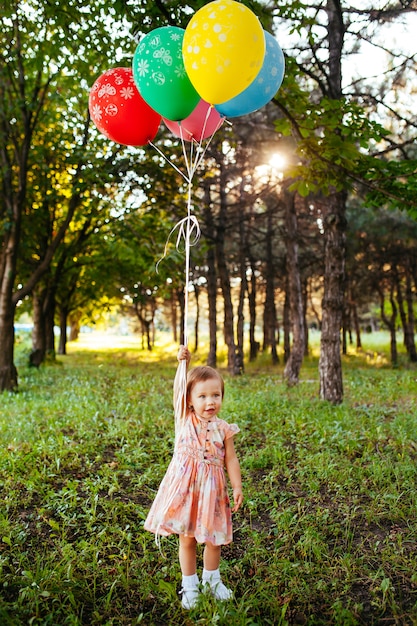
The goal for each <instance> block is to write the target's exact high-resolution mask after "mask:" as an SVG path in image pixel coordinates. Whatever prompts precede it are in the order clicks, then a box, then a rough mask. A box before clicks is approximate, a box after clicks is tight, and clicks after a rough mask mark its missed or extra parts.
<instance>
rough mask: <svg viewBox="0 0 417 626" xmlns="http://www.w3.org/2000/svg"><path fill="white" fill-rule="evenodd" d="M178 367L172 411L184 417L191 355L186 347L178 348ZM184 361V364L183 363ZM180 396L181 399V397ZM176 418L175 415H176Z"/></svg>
mask: <svg viewBox="0 0 417 626" xmlns="http://www.w3.org/2000/svg"><path fill="white" fill-rule="evenodd" d="M177 359H178V367H177V371H176V374H175V379H174V398H173V403H174V410H175V411H176V412H177V410H179V414H180V415H181V416H182V415H184V410H185V402H186V398H185V392H186V388H187V370H188V365H189V363H190V361H191V353H190V351H189V349H188V348H187V346H180V347H179V350H178V354H177ZM184 361H185V362H184ZM181 396H182V397H181ZM180 398H181V407H178V406H177V404H178V403H179V399H180ZM176 417H177V415H176Z"/></svg>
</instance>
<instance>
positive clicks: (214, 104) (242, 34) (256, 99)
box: [89, 0, 285, 146]
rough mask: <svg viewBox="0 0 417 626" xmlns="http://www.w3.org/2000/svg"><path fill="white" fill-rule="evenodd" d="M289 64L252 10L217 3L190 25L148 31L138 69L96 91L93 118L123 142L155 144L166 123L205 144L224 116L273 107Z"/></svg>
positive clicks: (102, 82) (100, 83)
mask: <svg viewBox="0 0 417 626" xmlns="http://www.w3.org/2000/svg"><path fill="white" fill-rule="evenodd" d="M284 68H285V63H284V55H283V53H282V50H281V48H280V46H279V44H278V42H277V41H276V39H275V38H274V37H273V36H272V35H270V34H269V33H268V32H266V31H264V30H263V28H262V26H261V24H260V22H259V20H258V18H257V17H256V15H255V14H254V13H253V12H252V11H251V10H250V9H248V7H246V6H245V5H244V4H241V3H240V2H237V1H235V0H214V1H213V2H209V3H208V4H206V5H205V6H204V7H202V8H201V9H199V10H198V11H197V12H196V13H195V14H194V15H193V17H192V18H191V20H190V22H189V23H188V25H187V28H186V29H185V30H184V29H182V28H179V27H176V26H164V27H160V28H156V29H154V30H152V31H151V32H149V33H148V34H147V35H145V37H143V39H142V40H141V42H140V43H139V45H138V46H137V48H136V51H135V53H134V56H133V63H132V68H114V69H110V70H108V71H106V72H104V74H103V75H102V76H100V77H99V78H98V79H97V80H96V81H95V83H94V85H93V87H92V89H91V92H90V97H89V110H90V115H91V118H92V120H93V122H94V123H95V125H96V126H97V128H98V130H99V131H100V132H101V133H103V134H104V135H105V136H106V137H108V138H109V139H111V140H113V141H115V142H117V143H121V144H126V145H132V146H144V145H146V144H148V143H151V142H152V141H153V139H154V138H155V136H156V134H157V132H158V129H159V126H160V123H161V120H163V121H164V123H165V125H166V126H167V127H168V128H169V130H170V131H171V132H172V133H173V134H174V135H175V136H177V137H180V138H181V140H182V141H184V140H185V141H190V142H193V141H195V142H197V143H200V142H201V141H202V140H204V139H206V138H208V137H211V136H212V135H213V134H214V133H215V132H216V131H217V129H218V128H219V127H220V126H221V124H222V123H223V121H224V119H225V118H233V117H238V116H241V115H246V114H248V113H252V112H253V111H256V110H257V109H259V108H261V107H262V106H264V105H265V104H267V102H269V100H271V99H272V98H273V97H274V96H275V94H276V92H277V91H278V89H279V87H280V85H281V82H282V79H283V76H284Z"/></svg>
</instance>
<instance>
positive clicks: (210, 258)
mask: <svg viewBox="0 0 417 626" xmlns="http://www.w3.org/2000/svg"><path fill="white" fill-rule="evenodd" d="M207 268H208V271H207V299H208V317H209V353H208V357H207V365H210V366H211V367H216V365H217V277H216V260H215V253H214V248H213V246H210V247H209V248H208V250H207Z"/></svg>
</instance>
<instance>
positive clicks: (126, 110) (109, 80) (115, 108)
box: [88, 67, 162, 146]
mask: <svg viewBox="0 0 417 626" xmlns="http://www.w3.org/2000/svg"><path fill="white" fill-rule="evenodd" d="M88 108H89V110H90V115H91V119H92V120H93V122H94V124H95V125H96V126H97V128H98V130H99V131H100V132H101V133H103V135H105V136H106V137H108V138H109V139H111V140H112V141H115V142H116V143H121V144H124V145H127V146H145V145H146V144H147V143H148V142H149V141H152V140H153V139H154V138H155V136H156V133H157V132H158V128H159V125H160V123H161V119H162V118H161V116H160V115H159V113H157V112H156V111H154V110H153V109H152V108H151V107H150V106H149V104H147V103H146V102H145V100H144V99H143V98H142V96H141V95H140V93H139V91H138V89H137V87H136V85H135V82H134V80H133V72H132V69H131V68H128V67H115V68H113V69H111V70H107V72H104V74H102V75H101V76H100V78H97V80H96V82H95V83H94V85H93V86H92V88H91V91H90V96H89V99H88Z"/></svg>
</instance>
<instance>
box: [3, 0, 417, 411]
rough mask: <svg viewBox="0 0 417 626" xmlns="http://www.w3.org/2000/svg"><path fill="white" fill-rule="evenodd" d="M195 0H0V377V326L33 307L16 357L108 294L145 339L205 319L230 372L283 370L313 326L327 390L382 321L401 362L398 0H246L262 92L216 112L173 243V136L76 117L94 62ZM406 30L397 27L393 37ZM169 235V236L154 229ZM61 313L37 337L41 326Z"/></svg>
mask: <svg viewBox="0 0 417 626" xmlns="http://www.w3.org/2000/svg"><path fill="white" fill-rule="evenodd" d="M205 4H207V3H205V2H201V1H199V2H194V3H192V4H191V3H186V2H181V1H177V0H173V1H166V2H148V1H140V2H138V1H136V2H131V1H130V0H118V1H117V2H107V1H106V0H98V1H97V2H95V3H88V4H87V5H82V6H81V5H80V4H79V3H78V2H76V1H75V0H68V2H65V3H62V2H59V1H58V2H54V1H50V0H30V1H27V2H21V1H19V0H15V1H14V2H11V3H5V2H2V6H1V12H2V21H1V27H0V28H1V30H0V33H1V50H2V62H1V65H0V73H1V76H0V79H1V80H0V91H1V93H0V95H1V98H0V122H1V124H0V133H1V141H0V153H1V179H0V185H1V203H0V230H1V256H0V346H1V349H0V389H1V390H2V391H6V390H13V389H17V388H18V371H17V368H16V365H15V358H14V349H15V332H14V325H15V323H16V322H17V321H18V320H19V317H20V316H21V315H22V314H23V313H27V314H29V315H30V316H31V319H32V320H33V326H34V328H33V335H32V349H31V354H30V361H31V363H32V364H33V365H34V366H36V367H39V366H40V365H41V364H42V363H43V362H44V361H45V359H51V358H52V359H53V358H54V355H55V354H65V352H66V346H67V341H68V337H67V329H68V328H70V329H71V335H72V337H76V336H77V333H78V332H79V328H80V327H81V325H82V324H88V323H92V322H93V321H94V320H95V319H96V318H97V317H98V316H99V315H100V312H103V311H106V310H115V308H118V310H119V311H120V314H121V315H125V316H130V317H131V318H133V319H136V324H137V328H138V332H140V333H141V334H142V338H143V341H144V342H145V344H146V347H147V348H148V349H149V350H151V349H152V347H153V345H152V344H153V328H154V327H155V325H156V324H159V325H163V326H164V327H166V328H169V329H171V332H172V337H173V340H174V341H176V342H177V341H182V340H183V333H184V316H185V314H186V302H187V301H188V296H189V298H190V306H192V309H193V316H192V324H193V328H192V332H191V333H190V334H191V338H190V343H191V344H192V345H193V346H194V348H197V347H198V344H199V340H200V334H201V333H202V332H203V331H202V330H201V329H202V328H204V329H207V331H206V330H204V332H207V334H208V336H209V351H208V359H207V361H208V363H209V364H211V365H216V361H217V354H218V344H219V342H220V339H221V341H223V342H224V344H225V345H226V347H227V367H228V370H229V372H230V373H231V374H232V375H239V374H241V373H242V372H243V371H244V368H245V366H246V364H247V362H249V361H253V360H255V359H256V358H257V356H258V354H259V352H264V353H265V352H266V353H268V354H270V358H271V363H275V362H277V360H278V351H277V346H278V345H281V346H283V352H284V361H285V370H284V376H285V379H286V381H287V384H288V385H289V386H292V385H296V384H297V382H298V380H299V373H300V368H301V366H302V362H303V358H304V356H305V355H307V354H308V350H309V329H311V328H316V329H319V330H320V332H321V344H320V362H319V374H320V397H321V398H322V399H325V400H328V401H330V402H331V403H334V404H339V403H340V402H342V400H343V393H344V391H343V375H342V365H341V355H342V354H343V353H344V352H345V351H346V346H347V345H348V343H349V342H351V343H352V342H355V343H356V345H357V347H358V348H360V346H361V333H363V332H368V331H371V330H374V329H377V328H384V329H387V330H388V331H389V333H390V341H391V345H390V359H391V363H392V365H393V366H395V365H396V364H397V362H398V347H397V344H398V341H403V342H404V346H405V348H406V352H407V356H408V359H409V361H410V362H416V361H417V352H416V345H415V305H416V289H417V246H416V243H417V224H416V209H415V198H416V182H417V179H416V166H417V160H416V152H415V135H416V124H417V122H416V115H415V107H413V104H412V103H413V99H414V97H415V89H416V88H415V80H414V79H415V69H416V59H415V52H414V50H413V48H412V44H411V34H412V29H413V24H415V17H416V13H415V10H416V9H415V7H414V3H413V2H405V1H404V2H396V1H390V0H387V1H382V0H381V2H379V3H368V2H365V3H363V2H343V1H341V0H325V1H318V2H315V3H308V2H300V1H298V0H290V1H289V2H287V3H286V4H285V5H282V4H281V3H278V2H271V1H268V0H265V1H259V2H255V1H254V2H245V3H243V4H245V5H247V6H248V7H249V8H250V9H251V10H252V11H253V12H254V13H255V14H256V15H257V16H258V18H259V20H260V22H261V24H262V26H263V28H264V29H265V31H268V32H270V33H273V35H274V36H275V37H276V38H277V40H278V42H279V43H280V45H281V48H282V51H283V53H284V56H285V75H284V79H283V81H282V85H281V86H280V88H279V90H278V92H277V93H276V94H275V95H274V96H273V97H272V98H271V100H270V101H269V102H268V103H267V104H266V105H265V106H263V107H261V108H260V109H258V110H256V111H253V112H251V113H250V114H248V115H244V116H237V117H234V118H233V119H230V120H229V119H227V118H226V119H225V121H224V123H223V124H222V125H221V127H220V128H219V129H218V130H217V131H216V132H215V134H214V135H213V136H212V137H211V138H210V141H209V142H208V145H207V146H205V150H204V156H203V158H202V159H201V162H200V166H199V168H198V171H197V172H196V176H195V178H194V181H193V190H192V204H193V212H194V215H195V216H196V218H197V219H198V222H199V227H200V230H201V236H200V239H199V241H198V242H196V245H194V246H193V247H192V251H191V261H190V263H191V266H190V285H189V289H188V291H187V293H185V286H184V285H185V281H184V251H183V250H182V249H181V245H179V246H178V247H176V246H175V238H176V234H175V232H174V234H173V235H172V236H170V233H171V231H172V229H174V230H175V227H176V225H177V224H178V222H179V220H181V219H182V218H183V216H184V211H185V206H186V195H187V185H186V184H185V183H184V178H183V176H182V175H181V173H182V171H184V169H185V167H186V158H187V156H186V153H185V152H184V150H183V147H182V145H181V141H179V139H178V137H177V136H175V135H174V134H173V133H172V132H171V131H170V130H169V128H168V127H167V125H166V124H164V123H163V122H161V124H160V127H159V129H158V133H157V135H156V138H155V140H154V142H153V144H154V145H146V146H142V147H134V146H129V145H122V144H118V143H115V142H112V141H110V140H109V139H108V138H106V137H105V136H103V135H102V134H101V133H100V132H99V131H98V129H97V128H96V127H95V125H94V123H93V122H92V120H91V117H90V112H89V108H88V99H89V94H90V90H91V88H92V85H93V83H94V81H95V80H96V79H97V78H98V76H100V75H101V74H102V73H103V72H105V71H106V70H108V69H109V68H113V67H130V66H131V65H132V58H133V55H134V52H135V49H136V47H137V45H138V42H139V41H140V40H141V37H143V36H144V35H146V34H147V33H149V32H151V31H152V30H154V29H155V28H158V27H161V26H166V25H170V26H178V27H182V28H185V26H186V24H187V22H188V21H189V19H190V15H191V14H192V13H193V11H196V10H197V9H198V8H200V7H201V6H204V5H205ZM406 35H407V36H406ZM167 242H168V243H167ZM55 325H58V326H59V328H60V337H59V341H58V345H57V346H56V345H55V342H56V340H55V335H54V326H55Z"/></svg>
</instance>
